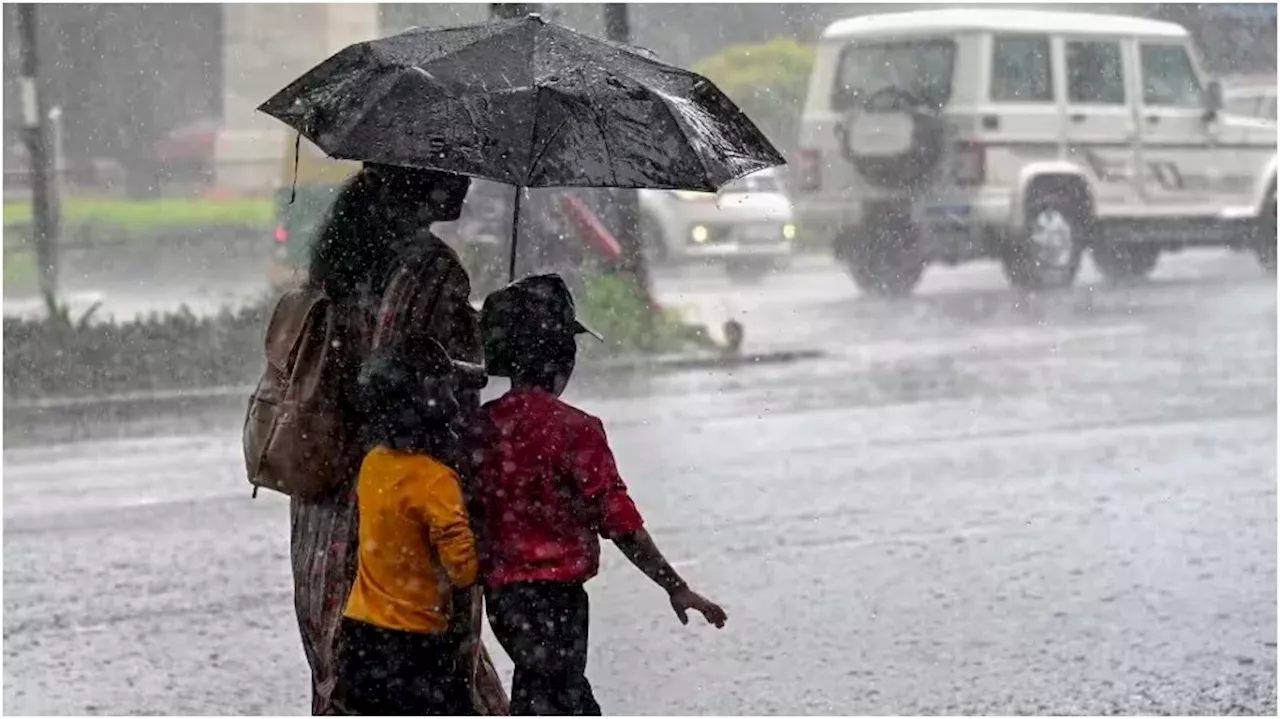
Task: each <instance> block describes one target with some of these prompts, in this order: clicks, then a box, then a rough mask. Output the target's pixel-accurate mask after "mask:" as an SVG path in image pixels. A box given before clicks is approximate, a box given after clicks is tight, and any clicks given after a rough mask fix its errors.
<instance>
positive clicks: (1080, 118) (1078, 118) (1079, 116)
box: [1071, 112, 1089, 124]
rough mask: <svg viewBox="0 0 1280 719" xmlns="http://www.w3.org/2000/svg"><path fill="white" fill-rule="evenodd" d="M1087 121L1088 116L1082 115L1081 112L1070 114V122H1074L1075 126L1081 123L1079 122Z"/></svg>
mask: <svg viewBox="0 0 1280 719" xmlns="http://www.w3.org/2000/svg"><path fill="white" fill-rule="evenodd" d="M1087 119H1089V116H1088V115H1086V114H1084V113H1083V112H1073V113H1071V121H1072V122H1074V123H1076V124H1079V123H1081V122H1084V121H1085V120H1087Z"/></svg>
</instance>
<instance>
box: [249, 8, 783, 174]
mask: <svg viewBox="0 0 1280 719" xmlns="http://www.w3.org/2000/svg"><path fill="white" fill-rule="evenodd" d="M259 109H260V110H261V111H262V112H265V113H267V114H269V115H272V116H273V117H276V118H278V119H280V120H282V121H283V122H285V123H286V124H288V125H289V126H291V127H293V128H294V129H296V130H297V131H298V132H300V133H301V134H302V135H304V136H306V137H307V138H308V139H309V140H311V141H312V142H314V143H315V144H316V145H317V146H318V147H320V148H321V149H322V150H324V151H325V152H327V153H329V154H330V155H332V156H333V157H336V158H340V159H347V160H360V161H364V162H375V163H381V164H387V165H400V166H405V167H419V168H427V169H435V170H443V171H447V172H454V173H458V174H463V175H469V176H471V177H478V178H483V179H488V180H496V181H498V182H504V183H507V184H511V185H517V186H520V187H617V188H652V189H681V190H701V191H707V192H714V191H716V190H718V189H719V188H720V187H721V186H722V185H724V184H726V183H728V182H730V181H732V180H735V179H737V178H739V177H742V176H743V175H747V174H750V173H752V172H755V171H757V170H761V169H764V168H767V167H773V166H777V165H781V164H783V163H784V160H783V158H782V156H781V155H780V154H779V153H778V151H777V149H776V148H774V147H773V145H772V144H771V143H770V142H769V140H768V139H766V138H765V136H764V135H763V134H762V133H761V132H760V131H759V129H757V128H756V126H755V125H754V124H753V123H752V122H751V121H750V120H749V119H748V118H747V117H746V115H744V114H743V113H742V111H741V110H739V109H738V108H737V106H735V105H734V104H733V102H731V101H730V100H729V99H728V98H727V97H725V95H724V93H722V92H721V91H720V90H719V89H718V88H716V86H715V85H713V84H712V83H711V82H710V81H708V80H707V79H705V78H703V77H701V76H699V75H697V74H695V73H692V72H689V71H687V70H682V69H680V68H677V67H673V66H670V65H665V64H663V63H661V62H658V61H657V60H654V59H652V58H651V57H646V56H644V55H642V54H640V53H639V52H637V51H636V50H635V49H633V48H627V47H626V46H623V45H619V44H617V43H611V42H606V41H602V40H597V39H594V38H591V37H588V36H586V35H582V34H580V33H577V32H574V31H572V30H569V29H567V28H565V27H562V26H559V25H556V24H554V23H548V22H545V21H544V20H543V19H542V18H541V17H539V16H537V15H531V16H528V17H525V18H520V19H514V20H499V21H494V22H487V23H482V24H478V25H470V26H465V27H458V28H448V29H417V28H415V29H411V30H408V31H406V32H403V33H400V34H399V35H393V36H391V37H387V38H383V39H380V40H374V41H371V42H365V43H359V44H356V45H352V46H350V47H348V48H346V49H345V50H342V51H340V52H339V53H337V54H336V55H334V56H333V57H331V58H329V59H328V60H326V61H324V62H323V63H321V64H320V65H318V66H316V67H315V68H313V69H312V70H311V71H310V72H308V73H306V74H305V75H303V76H302V77H301V78H299V79H297V80H296V81H294V82H293V83H292V84H290V85H289V86H288V87H286V88H284V89H283V90H281V91H280V92H279V93H277V94H276V95H275V96H274V97H272V98H271V99H270V100H267V102H265V103H263V105H262V106H261V107H260V108H259ZM518 196H519V195H518V194H517V197H518Z"/></svg>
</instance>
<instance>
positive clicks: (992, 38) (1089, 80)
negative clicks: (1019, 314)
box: [794, 9, 1276, 295]
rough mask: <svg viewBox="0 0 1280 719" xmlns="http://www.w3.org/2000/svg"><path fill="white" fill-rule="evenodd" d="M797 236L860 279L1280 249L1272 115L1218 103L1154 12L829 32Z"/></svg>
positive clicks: (885, 21) (1012, 272) (1065, 276)
mask: <svg viewBox="0 0 1280 719" xmlns="http://www.w3.org/2000/svg"><path fill="white" fill-rule="evenodd" d="M800 146H801V148H802V149H801V151H800V157H799V162H798V163H797V165H798V166H797V168H796V170H797V172H796V173H795V174H796V182H795V192H794V201H795V212H796V217H797V221H798V224H799V226H800V232H801V233H802V234H809V235H810V236H816V237H818V238H826V239H829V240H830V241H832V242H833V244H834V247H835V250H836V253H837V256H839V257H840V258H841V259H842V261H844V262H845V263H847V265H848V267H849V269H850V272H851V274H852V275H853V277H854V279H855V281H856V282H857V283H858V284H859V286H861V287H862V288H863V289H864V290H865V291H868V292H872V293H878V294H886V295H895V294H906V293H909V292H910V291H911V290H912V288H914V286H915V285H916V283H917V282H918V281H919V279H920V277H921V275H922V274H923V271H924V268H925V267H926V266H927V265H928V264H929V263H932V262H942V263H946V264H958V263H961V262H965V261H968V260H972V259H978V258H987V257H991V258H997V259H1000V260H1002V261H1003V263H1004V267H1005V271H1006V274H1007V276H1008V278H1009V280H1010V281H1011V282H1012V283H1013V284H1014V285H1016V286H1019V287H1026V288H1051V287H1062V286H1066V285H1069V284H1070V283H1071V282H1072V281H1073V279H1074V278H1075V275H1076V271H1077V269H1078V268H1079V265H1080V260H1081V256H1082V254H1083V252H1084V251H1085V250H1086V249H1091V250H1092V252H1093V257H1094V262H1095V264H1096V265H1097V267H1098V268H1099V269H1100V270H1101V272H1103V273H1104V274H1105V275H1106V276H1108V277H1110V278H1112V279H1117V280H1120V279H1132V278H1137V277H1142V276H1145V275H1147V274H1148V273H1150V272H1151V271H1152V270H1153V269H1154V268H1155V265H1156V262H1157V260H1158V258H1159V255H1160V253H1161V252H1162V251H1166V250H1173V249H1180V248H1183V247H1188V246H1195V245H1218V246H1231V247H1236V248H1247V249H1251V250H1254V251H1255V252H1257V253H1258V257H1259V259H1260V260H1261V261H1262V263H1263V264H1264V266H1267V267H1269V268H1274V266H1275V256H1276V234H1275V221H1276V210H1275V206H1276V199H1275V198H1276V189H1275V188H1276V179H1275V178H1276V124H1275V123H1274V122H1272V121H1268V120H1264V119H1260V118H1246V117H1238V116H1234V115H1229V114H1227V113H1226V112H1225V111H1224V110H1223V109H1222V91H1221V87H1220V86H1219V85H1218V84H1217V83H1216V82H1212V81H1209V80H1208V79H1206V78H1205V77H1204V75H1203V73H1202V72H1201V70H1200V66H1199V63H1198V60H1197V57H1196V55H1195V52H1194V50H1193V45H1192V42H1191V39H1190V37H1189V36H1188V34H1187V31H1186V30H1185V29H1183V28H1182V27H1180V26H1178V25H1175V24H1172V23H1167V22H1159V21H1155V20H1149V19H1144V18H1134V17H1122V16H1115V15H1097V14H1084V13H1074V12H1050V11H1038V10H1012V9H954V10H925V11H916V12H907V13H897V14H885V15H870V16H864V17H859V18H855V19H850V20H843V21H840V22H837V23H834V24H833V25H831V26H830V27H828V28H827V29H826V31H825V32H824V33H823V36H822V41H821V44H820V47H819V50H818V55H817V61H816V63H815V66H814V70H813V74H812V76H811V78H810V84H809V95H808V99H807V101H806V105H805V109H804V118H803V123H802V129H801V137H800Z"/></svg>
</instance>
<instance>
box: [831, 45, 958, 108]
mask: <svg viewBox="0 0 1280 719" xmlns="http://www.w3.org/2000/svg"><path fill="white" fill-rule="evenodd" d="M955 54H956V46H955V43H954V42H952V41H951V40H944V39H940V38H922V39H919V40H905V41H898V42H887V43H862V42H859V43H855V44H851V45H849V46H848V47H846V48H845V49H844V52H842V53H841V55H840V66H839V69H838V71H837V74H836V85H835V90H834V95H833V98H832V105H833V106H835V107H849V106H851V105H853V104H854V103H857V102H859V101H860V100H862V99H865V98H866V97H869V96H870V95H871V94H872V93H875V92H877V91H879V90H882V89H884V88H887V87H891V88H896V89H899V90H906V91H907V92H909V93H911V94H912V95H914V96H915V97H917V98H919V99H920V101H921V102H923V103H924V104H925V105H927V106H929V107H942V106H944V105H946V104H947V102H948V101H949V100H950V99H951V82H952V75H953V74H954V69H955Z"/></svg>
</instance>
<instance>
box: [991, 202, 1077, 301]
mask: <svg viewBox="0 0 1280 719" xmlns="http://www.w3.org/2000/svg"><path fill="white" fill-rule="evenodd" d="M1033 193H1034V194H1032V195H1031V197H1030V198H1029V199H1028V201H1027V219H1026V223H1025V226H1024V228H1023V230H1022V233H1021V235H1020V236H1017V237H1014V238H1013V239H1012V240H1011V241H1010V242H1009V244H1008V245H1007V246H1006V248H1005V255H1004V272H1005V275H1006V276H1007V277H1008V278H1009V281H1010V282H1011V283H1013V285H1014V286H1015V287H1021V288H1024V289H1057V288H1062V287H1070V286H1071V283H1072V282H1074V281H1075V278H1076V273H1077V272H1078V271H1079V270H1080V258H1081V256H1082V255H1083V254H1084V246H1085V233H1086V231H1087V230H1086V227H1087V214H1086V212H1085V210H1084V209H1083V205H1084V203H1083V202H1081V201H1080V200H1079V195H1078V193H1072V192H1064V191H1039V192H1036V191H1033Z"/></svg>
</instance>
